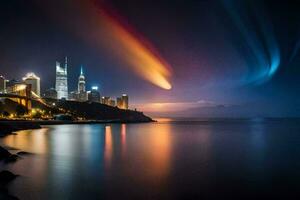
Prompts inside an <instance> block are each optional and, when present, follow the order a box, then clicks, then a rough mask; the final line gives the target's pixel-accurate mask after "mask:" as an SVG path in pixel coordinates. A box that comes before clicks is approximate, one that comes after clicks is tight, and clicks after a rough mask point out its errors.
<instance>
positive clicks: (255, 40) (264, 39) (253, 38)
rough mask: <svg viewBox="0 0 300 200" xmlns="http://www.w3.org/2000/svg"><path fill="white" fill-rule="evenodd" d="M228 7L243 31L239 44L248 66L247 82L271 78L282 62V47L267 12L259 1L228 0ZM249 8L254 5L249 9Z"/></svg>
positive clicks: (233, 18)
mask: <svg viewBox="0 0 300 200" xmlns="http://www.w3.org/2000/svg"><path fill="white" fill-rule="evenodd" d="M223 2H224V5H225V8H226V11H227V12H228V14H229V16H230V19H232V21H233V23H234V26H235V27H234V28H235V29H237V30H238V31H239V32H240V33H241V34H240V35H241V38H239V42H238V44H237V45H238V48H239V50H240V51H239V53H240V54H241V56H242V58H243V59H245V61H246V63H247V67H248V74H247V75H246V76H245V77H243V78H242V82H243V83H244V84H262V83H265V82H266V81H268V80H270V79H271V78H272V77H273V76H274V75H275V74H276V72H277V71H278V68H279V66H280V49H279V46H278V43H277V41H276V38H275V35H274V31H273V28H272V24H271V23H270V20H268V17H267V16H266V13H265V12H264V11H263V10H260V9H259V6H257V5H253V6H255V7H253V6H251V5H249V4H247V6H248V7H247V8H248V9H246V5H245V4H241V3H240V2H237V1H233V0H227V1H226V0H224V1H223ZM249 8H252V9H251V10H250V11H251V12H249Z"/></svg>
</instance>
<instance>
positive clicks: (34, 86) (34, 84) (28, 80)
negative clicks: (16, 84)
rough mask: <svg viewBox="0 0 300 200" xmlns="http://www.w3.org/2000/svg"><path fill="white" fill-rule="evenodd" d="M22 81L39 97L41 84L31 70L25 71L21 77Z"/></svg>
mask: <svg viewBox="0 0 300 200" xmlns="http://www.w3.org/2000/svg"><path fill="white" fill-rule="evenodd" d="M23 82H24V83H25V84H26V85H31V91H32V92H33V93H34V94H35V95H37V96H39V97H40V95H41V85H40V78H39V77H38V76H36V75H35V74H34V73H33V72H30V73H27V74H26V76H25V77H23Z"/></svg>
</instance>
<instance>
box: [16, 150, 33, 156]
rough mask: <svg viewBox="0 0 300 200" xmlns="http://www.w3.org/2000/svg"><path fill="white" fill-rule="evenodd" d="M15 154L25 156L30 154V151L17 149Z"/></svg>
mask: <svg viewBox="0 0 300 200" xmlns="http://www.w3.org/2000/svg"><path fill="white" fill-rule="evenodd" d="M17 155H19V156H27V155H32V153H29V152H26V151H19V152H18V153H17Z"/></svg>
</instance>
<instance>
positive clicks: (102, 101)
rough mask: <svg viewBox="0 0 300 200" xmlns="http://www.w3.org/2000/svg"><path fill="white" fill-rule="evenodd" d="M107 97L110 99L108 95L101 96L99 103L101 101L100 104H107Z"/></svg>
mask: <svg viewBox="0 0 300 200" xmlns="http://www.w3.org/2000/svg"><path fill="white" fill-rule="evenodd" d="M109 99H110V97H102V98H101V103H102V104H105V105H109V104H108V102H109Z"/></svg>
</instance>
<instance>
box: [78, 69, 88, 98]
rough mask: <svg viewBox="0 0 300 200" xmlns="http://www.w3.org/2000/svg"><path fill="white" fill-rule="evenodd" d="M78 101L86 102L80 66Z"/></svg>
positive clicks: (83, 79)
mask: <svg viewBox="0 0 300 200" xmlns="http://www.w3.org/2000/svg"><path fill="white" fill-rule="evenodd" d="M78 101H87V93H86V91H85V77H84V74H83V70H82V66H81V68H80V75H79V78H78Z"/></svg>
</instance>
